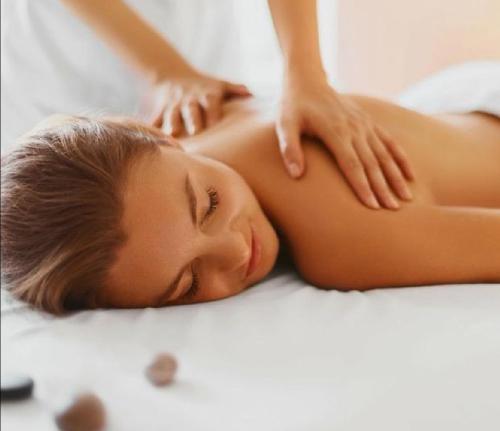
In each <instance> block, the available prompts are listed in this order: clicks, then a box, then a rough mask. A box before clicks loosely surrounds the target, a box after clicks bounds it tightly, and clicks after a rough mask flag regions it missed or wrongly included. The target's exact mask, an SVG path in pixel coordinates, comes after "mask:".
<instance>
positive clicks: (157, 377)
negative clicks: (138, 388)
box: [146, 353, 177, 386]
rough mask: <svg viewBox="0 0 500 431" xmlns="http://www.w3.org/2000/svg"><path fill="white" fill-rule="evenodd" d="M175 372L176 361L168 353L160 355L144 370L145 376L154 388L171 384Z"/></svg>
mask: <svg viewBox="0 0 500 431" xmlns="http://www.w3.org/2000/svg"><path fill="white" fill-rule="evenodd" d="M176 370H177V361H176V360H175V358H174V357H173V356H172V355H170V354H168V353H160V354H159V355H158V356H157V357H156V358H155V360H154V361H153V363H152V364H151V365H149V367H147V368H146V376H147V378H148V379H149V381H150V382H151V383H152V384H153V385H155V386H165V385H168V384H169V383H171V382H172V380H173V379H174V376H175V372H176Z"/></svg>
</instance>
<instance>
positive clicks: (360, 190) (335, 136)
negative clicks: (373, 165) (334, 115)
mask: <svg viewBox="0 0 500 431" xmlns="http://www.w3.org/2000/svg"><path fill="white" fill-rule="evenodd" d="M323 124H325V123H323ZM326 124H327V123H326ZM320 131H321V133H320V134H319V137H320V138H321V139H322V141H323V142H324V143H325V145H326V147H327V148H328V149H329V150H330V152H331V153H332V154H333V155H334V156H335V159H336V161H337V164H338V166H339V169H340V171H341V172H342V174H343V175H344V177H345V178H346V180H347V182H348V183H349V185H350V186H351V188H352V189H353V190H354V192H355V193H356V195H357V196H358V199H359V200H360V201H361V202H362V203H364V204H365V205H366V206H368V207H369V208H373V209H380V204H379V203H378V201H377V199H376V197H375V195H374V193H373V191H372V189H371V187H370V183H369V181H368V178H367V175H366V172H365V168H364V165H363V162H362V161H361V160H360V158H359V156H358V153H357V152H356V150H355V148H354V145H353V142H352V139H351V133H350V132H349V131H347V130H343V131H342V130H338V129H334V128H333V127H331V128H330V129H329V130H328V129H320Z"/></svg>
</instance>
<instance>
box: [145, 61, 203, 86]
mask: <svg viewBox="0 0 500 431" xmlns="http://www.w3.org/2000/svg"><path fill="white" fill-rule="evenodd" d="M148 75H149V76H148V81H149V82H150V83H151V84H153V85H156V84H159V83H163V82H165V81H177V80H185V79H190V80H193V79H197V78H201V77H203V74H202V73H200V72H198V71H197V70H196V69H195V68H194V67H192V66H191V65H190V64H188V63H185V62H178V63H175V64H173V63H171V62H169V63H168V64H157V65H155V66H154V67H152V68H151V70H150V72H149V74H148Z"/></svg>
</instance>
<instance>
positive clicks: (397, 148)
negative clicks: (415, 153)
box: [375, 125, 415, 181]
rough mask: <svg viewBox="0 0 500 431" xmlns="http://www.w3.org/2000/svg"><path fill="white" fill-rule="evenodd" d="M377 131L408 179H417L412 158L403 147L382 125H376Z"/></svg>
mask: <svg viewBox="0 0 500 431" xmlns="http://www.w3.org/2000/svg"><path fill="white" fill-rule="evenodd" d="M375 133H376V134H377V136H378V137H379V139H380V140H381V141H382V142H383V144H384V146H385V147H386V148H387V150H388V151H389V152H390V154H391V155H392V157H393V158H394V160H395V161H396V163H397V164H398V166H399V167H400V169H401V170H402V172H403V174H404V176H405V177H406V179H407V180H410V181H413V180H414V179H415V172H414V170H413V168H412V166H411V163H410V158H409V157H408V155H407V154H406V151H405V150H404V149H403V147H401V145H399V144H397V143H396V142H395V141H394V140H393V139H392V138H391V137H390V136H389V135H388V134H387V133H386V132H385V131H384V130H383V129H382V128H381V127H379V126H377V125H375Z"/></svg>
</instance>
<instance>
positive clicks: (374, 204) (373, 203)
mask: <svg viewBox="0 0 500 431" xmlns="http://www.w3.org/2000/svg"><path fill="white" fill-rule="evenodd" d="M368 204H369V205H370V207H371V208H373V209H380V204H379V203H378V202H377V199H375V196H373V195H371V196H370V197H369V198H368Z"/></svg>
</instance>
